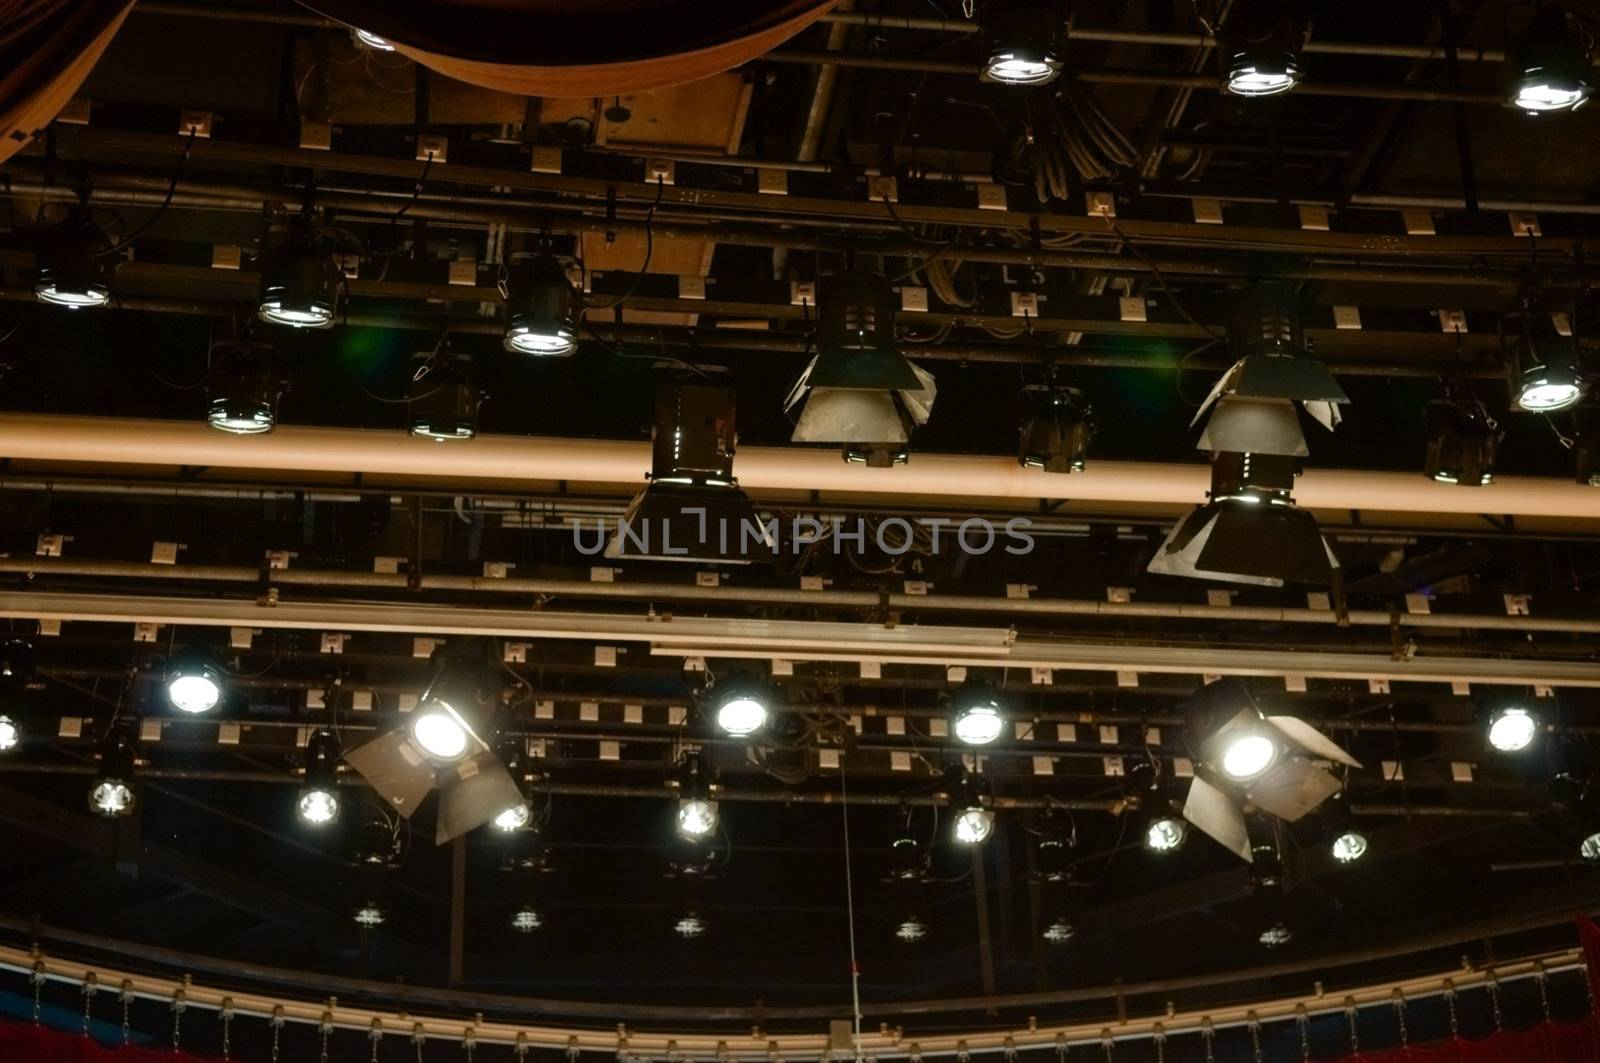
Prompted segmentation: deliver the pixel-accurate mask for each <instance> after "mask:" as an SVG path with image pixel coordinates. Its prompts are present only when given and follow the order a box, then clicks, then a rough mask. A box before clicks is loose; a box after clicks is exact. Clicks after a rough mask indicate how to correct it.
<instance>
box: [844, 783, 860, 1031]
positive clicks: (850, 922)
mask: <svg viewBox="0 0 1600 1063" xmlns="http://www.w3.org/2000/svg"><path fill="white" fill-rule="evenodd" d="M839 811H840V813H841V814H842V816H843V818H844V911H845V921H846V924H847V927H848V929H849V934H850V1006H851V1009H852V1013H853V1019H852V1022H853V1028H854V1032H855V1037H854V1042H853V1043H854V1046H855V1057H856V1063H862V1060H863V1058H864V1057H863V1056H862V1054H861V966H860V964H858V963H857V962H856V888H855V882H854V881H853V877H852V874H851V863H850V787H849V784H848V783H847V782H846V781H845V767H844V757H843V756H841V757H840V758H839Z"/></svg>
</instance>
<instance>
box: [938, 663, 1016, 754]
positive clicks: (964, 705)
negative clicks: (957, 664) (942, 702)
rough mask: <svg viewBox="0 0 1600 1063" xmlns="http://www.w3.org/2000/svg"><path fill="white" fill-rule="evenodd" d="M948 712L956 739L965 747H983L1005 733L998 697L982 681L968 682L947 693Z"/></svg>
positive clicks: (994, 691) (998, 694)
mask: <svg viewBox="0 0 1600 1063" xmlns="http://www.w3.org/2000/svg"><path fill="white" fill-rule="evenodd" d="M950 711H951V713H952V714H953V715H954V717H955V719H954V722H953V724H952V729H953V730H954V731H955V735H956V738H958V739H960V740H961V741H962V742H965V743H966V744H967V745H969V746H984V745H988V744H989V743H990V742H993V741H994V740H995V739H996V738H999V737H1000V732H1001V731H1003V730H1005V725H1006V720H1005V714H1004V712H1003V711H1002V710H1001V705H1000V693H999V691H997V690H995V688H994V687H993V686H992V685H991V684H989V683H986V682H984V681H983V680H982V679H977V678H970V679H967V680H965V681H964V682H962V684H961V685H960V686H958V687H956V688H955V689H954V690H952V691H951V692H950Z"/></svg>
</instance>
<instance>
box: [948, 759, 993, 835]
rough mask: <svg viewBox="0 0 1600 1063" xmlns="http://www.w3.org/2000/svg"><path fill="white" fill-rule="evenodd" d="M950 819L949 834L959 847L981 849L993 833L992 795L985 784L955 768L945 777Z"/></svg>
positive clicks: (984, 780) (964, 769) (971, 773)
mask: <svg viewBox="0 0 1600 1063" xmlns="http://www.w3.org/2000/svg"><path fill="white" fill-rule="evenodd" d="M945 778H946V784H947V787H948V789H949V792H950V812H951V815H952V817H953V819H954V823H953V825H952V828H951V834H952V836H953V837H954V838H955V840H956V841H957V842H959V843H960V844H962V845H982V844H983V843H984V842H985V841H987V840H988V838H989V835H990V834H992V833H994V810H993V809H992V808H990V805H992V804H993V803H994V793H993V790H992V788H991V787H990V786H989V780H988V779H985V778H984V777H983V776H981V775H979V774H978V773H977V772H974V771H968V770H967V768H966V767H965V766H963V765H959V764H958V765H956V766H954V767H952V768H950V769H948V770H947V771H946V773H945Z"/></svg>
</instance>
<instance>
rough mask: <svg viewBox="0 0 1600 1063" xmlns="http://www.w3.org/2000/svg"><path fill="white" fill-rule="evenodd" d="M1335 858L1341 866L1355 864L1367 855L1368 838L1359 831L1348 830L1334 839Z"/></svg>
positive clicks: (1333, 850) (1333, 851)
mask: <svg viewBox="0 0 1600 1063" xmlns="http://www.w3.org/2000/svg"><path fill="white" fill-rule="evenodd" d="M1331 849H1332V853H1333V858H1334V859H1335V860H1337V861H1339V863H1341V864H1353V863H1355V862H1356V861H1357V860H1360V859H1361V858H1362V857H1363V856H1366V855H1367V836H1366V835H1365V834H1362V833H1361V832H1360V831H1358V830H1354V829H1352V830H1347V831H1345V832H1344V833H1343V834H1340V835H1339V836H1338V837H1337V838H1335V839H1333V845H1332V847H1331Z"/></svg>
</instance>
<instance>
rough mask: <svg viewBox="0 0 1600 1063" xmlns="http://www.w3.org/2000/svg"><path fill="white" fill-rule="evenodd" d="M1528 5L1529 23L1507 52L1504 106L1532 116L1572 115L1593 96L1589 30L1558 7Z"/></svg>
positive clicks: (1577, 18) (1536, 4)
mask: <svg viewBox="0 0 1600 1063" xmlns="http://www.w3.org/2000/svg"><path fill="white" fill-rule="evenodd" d="M1524 6H1528V5H1524ZM1531 6H1532V9H1533V18H1532V20H1531V21H1530V22H1529V23H1528V25H1527V27H1526V28H1525V29H1524V30H1523V31H1522V33H1521V34H1520V35H1519V36H1517V37H1516V38H1515V39H1514V40H1513V41H1512V45H1511V47H1510V48H1508V49H1507V50H1506V101H1507V102H1508V103H1510V104H1512V105H1513V106H1516V107H1520V108H1522V109H1523V110H1524V111H1527V112H1528V113H1530V114H1540V113H1543V112H1545V111H1575V110H1577V109H1578V108H1579V107H1582V106H1583V105H1584V103H1585V102H1586V101H1587V100H1588V99H1589V97H1590V96H1591V95H1592V94H1593V93H1594V63H1593V51H1594V39H1593V36H1592V35H1591V33H1590V31H1589V26H1588V24H1587V23H1586V22H1585V21H1584V19H1583V17H1582V16H1581V15H1579V14H1578V13H1577V12H1575V11H1571V10H1568V9H1567V8H1564V7H1560V6H1558V5H1556V4H1546V3H1535V4H1533V5H1531Z"/></svg>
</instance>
